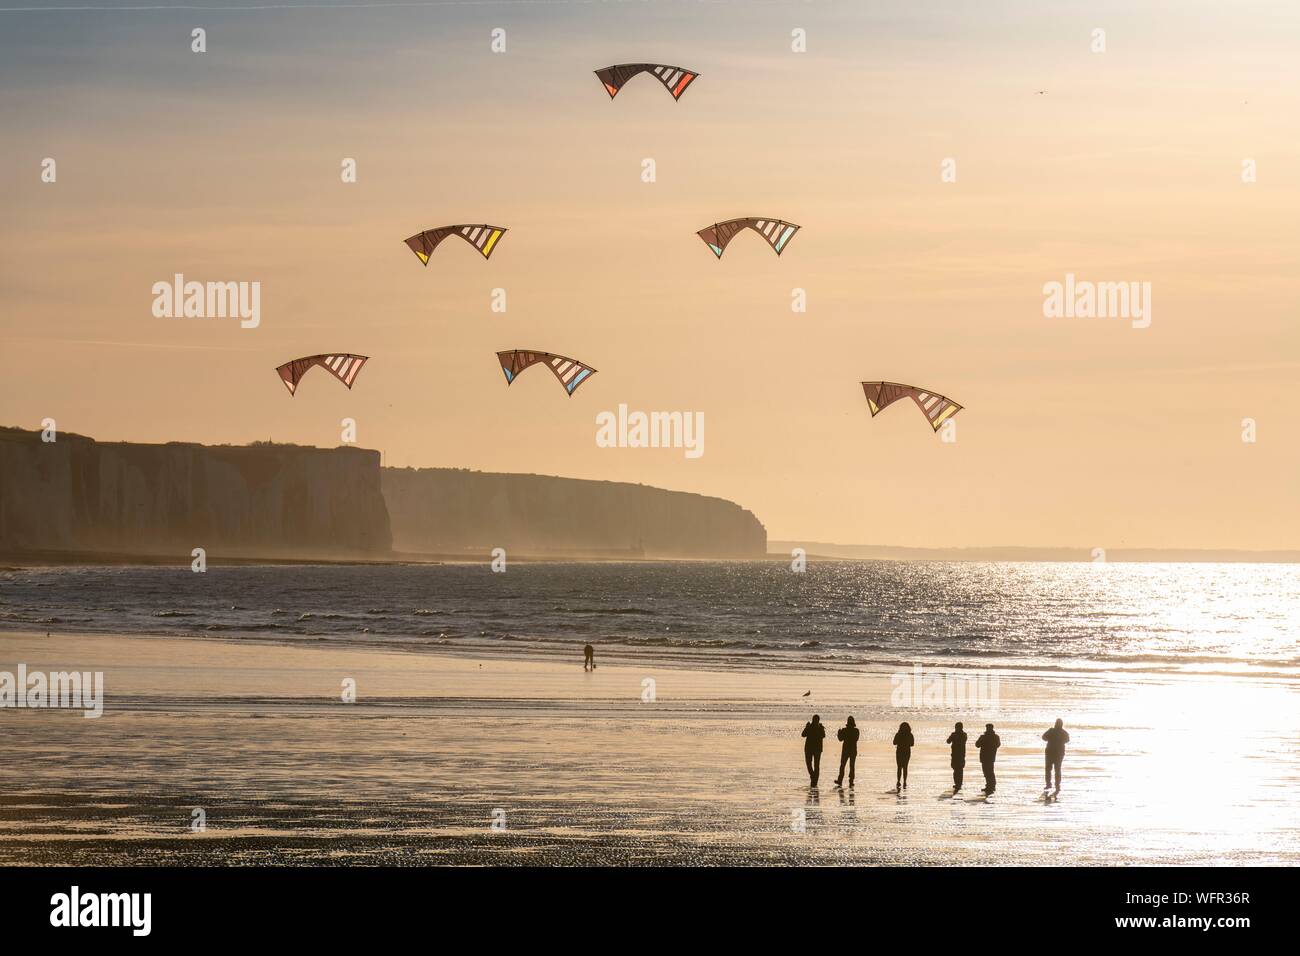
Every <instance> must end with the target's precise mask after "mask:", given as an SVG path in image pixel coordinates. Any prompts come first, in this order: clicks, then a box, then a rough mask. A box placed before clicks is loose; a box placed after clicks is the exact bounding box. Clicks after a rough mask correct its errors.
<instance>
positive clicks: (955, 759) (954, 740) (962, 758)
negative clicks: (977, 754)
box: [948, 720, 966, 797]
mask: <svg viewBox="0 0 1300 956" xmlns="http://www.w3.org/2000/svg"><path fill="white" fill-rule="evenodd" d="M948 743H950V744H951V745H952V794H953V796H954V797H955V796H956V795H957V794H959V793H961V778H962V774H964V773H965V772H966V731H964V730H962V729H961V721H960V720H959V721H957V726H956V727H955V728H954V729H953V732H952V733H950V734H949V735H948Z"/></svg>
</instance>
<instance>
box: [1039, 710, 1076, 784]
mask: <svg viewBox="0 0 1300 956" xmlns="http://www.w3.org/2000/svg"><path fill="white" fill-rule="evenodd" d="M1043 739H1044V740H1046V741H1047V750H1046V752H1045V757H1046V758H1047V759H1046V761H1045V763H1044V766H1043V790H1045V791H1046V790H1051V789H1052V770H1053V768H1055V770H1056V792H1057V793H1060V792H1061V761H1062V760H1064V759H1065V745H1066V744H1068V743H1069V742H1070V735H1069V734H1068V733H1067V732H1066V730H1065V722H1064V721H1062V720H1061V718H1060V717H1057V718H1056V725H1055V726H1054V727H1052V729H1051V730H1049V731H1047V732H1046V733H1045V734H1043Z"/></svg>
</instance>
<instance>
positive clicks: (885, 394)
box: [862, 382, 962, 431]
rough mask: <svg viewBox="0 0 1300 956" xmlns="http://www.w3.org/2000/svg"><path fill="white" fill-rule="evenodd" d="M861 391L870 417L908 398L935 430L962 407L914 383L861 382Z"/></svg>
mask: <svg viewBox="0 0 1300 956" xmlns="http://www.w3.org/2000/svg"><path fill="white" fill-rule="evenodd" d="M862 391H863V392H865V393H866V396H867V405H868V406H869V407H870V408H871V417H872V418H875V417H876V416H877V415H878V414H880V412H882V411H883V410H884V409H886V408H888V407H889V406H890V405H892V404H893V403H894V402H896V401H898V400H899V399H900V398H910V399H911V400H912V401H914V402H916V407H917V408H919V409H920V410H921V411H922V412H924V413H925V417H926V420H927V421H928V422H929V423H930V427H931V428H933V429H934V430H935V431H938V430H939V426H941V425H942V424H943V423H944V422H945V421H947V420H948V419H949V418H952V417H953V416H954V415H956V414H957V413H958V412H959V411H961V409H962V406H960V405H958V404H957V403H956V402H954V401H953V400H952V399H951V398H945V397H944V396H943V395H936V394H935V393H934V392H927V391H926V390H925V389H923V388H917V387H916V386H914V385H900V384H898V383H897V382H863V383H862Z"/></svg>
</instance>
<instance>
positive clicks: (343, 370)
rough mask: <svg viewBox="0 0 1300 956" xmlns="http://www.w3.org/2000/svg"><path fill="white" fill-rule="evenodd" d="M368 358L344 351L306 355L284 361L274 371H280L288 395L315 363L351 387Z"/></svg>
mask: <svg viewBox="0 0 1300 956" xmlns="http://www.w3.org/2000/svg"><path fill="white" fill-rule="evenodd" d="M368 358H369V356H368V355H349V354H348V353H346V352H339V353H335V354H333V355H308V356H307V357H306V358H300V359H294V360H293V361H292V362H285V363H284V364H283V365H281V366H280V367H279V368H277V369H276V371H277V372H279V373H280V380H281V381H282V382H284V387H285V388H287V389H288V390H289V394H290V395H293V394H294V393H295V392H297V390H298V383H299V382H300V381H302V377H303V376H304V375H306V374H307V372H308V371H309V370H311V369H313V368H315V367H316V366H317V365H319V366H320V367H321V368H323V369H326V370H327V371H328V372H329V373H330V374H331V375H333V376H334V377H335V378H337V379H338V380H339V381H340V382H342V383H343V384H344V385H346V386H347V387H348V388H351V387H352V383H353V382H354V381H356V378H357V373H358V372H360V371H361V366H363V365H365V364H366V359H368Z"/></svg>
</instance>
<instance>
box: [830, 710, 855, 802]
mask: <svg viewBox="0 0 1300 956" xmlns="http://www.w3.org/2000/svg"><path fill="white" fill-rule="evenodd" d="M860 733H861V731H859V730H858V725H857V724H855V723H854V722H853V718H852V717H850V718H849V719H848V720H846V721H845V722H844V726H843V727H841V728H840V729H839V730H837V731H836V732H835V736H836V737H837V738H838V739H839V740H840V775H839V776H838V777H836V778H835V786H837V787H842V786H844V765H845V764H846V763H847V764H848V765H849V786H850V787H852V786H853V775H854V774H855V773H856V772H857V769H858V734H860Z"/></svg>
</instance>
